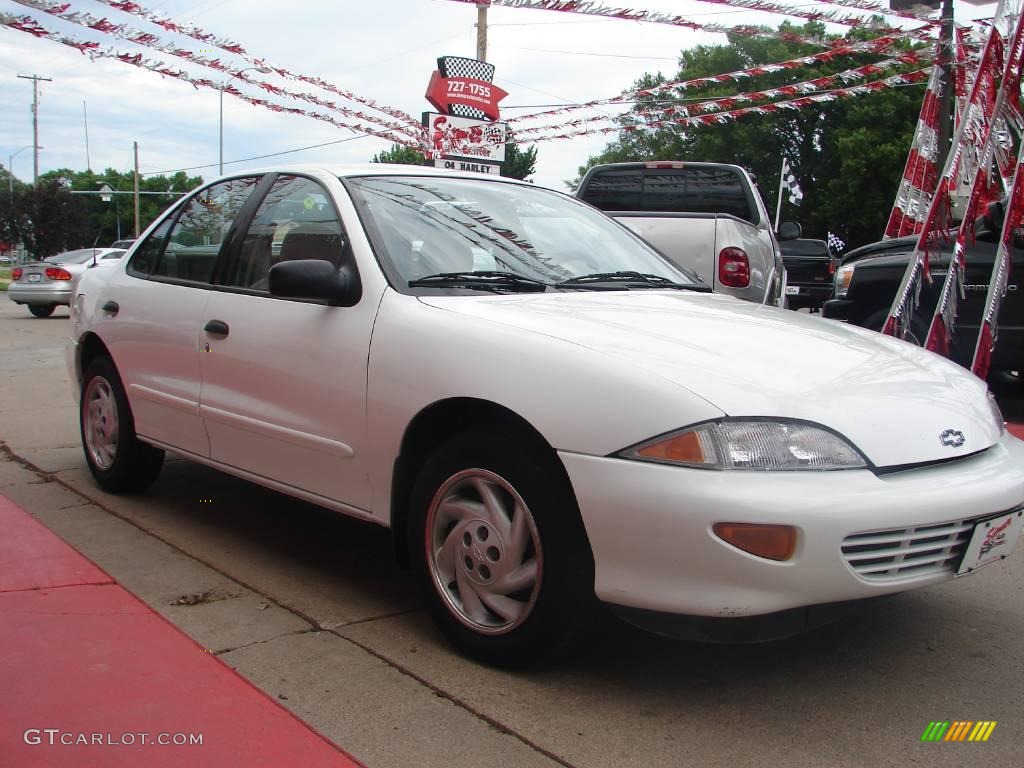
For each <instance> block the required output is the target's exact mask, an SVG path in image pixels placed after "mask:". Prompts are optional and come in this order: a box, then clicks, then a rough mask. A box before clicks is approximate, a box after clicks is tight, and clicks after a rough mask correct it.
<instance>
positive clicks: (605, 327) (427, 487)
mask: <svg viewBox="0 0 1024 768" xmlns="http://www.w3.org/2000/svg"><path fill="white" fill-rule="evenodd" d="M72 336H73V338H72V343H71V345H70V346H69V354H68V363H69V366H70V369H71V371H72V374H73V378H74V381H75V382H77V384H78V385H79V389H78V390H77V391H76V395H77V396H79V397H80V402H81V427H82V437H83V443H84V447H85V455H86V458H87V461H88V464H89V468H90V469H91V471H92V473H93V475H94V476H95V478H96V480H97V481H98V482H99V483H100V485H102V486H103V487H104V488H106V489H108V490H110V491H114V492H124V491H136V490H140V489H143V488H145V487H146V486H148V485H149V484H150V483H152V482H153V481H154V480H155V479H156V477H157V474H158V473H159V471H160V467H161V462H162V460H163V455H164V451H172V452H174V453H177V454H181V455H183V456H186V457H188V458H190V459H194V460H195V461H198V462H202V463H204V464H208V465H210V466H212V467H216V468H218V469H221V470H223V471H225V472H229V473H231V474H234V475H238V476H240V477H243V478H247V479H249V480H252V481H254V482H257V483H260V484H263V485H265V486H268V487H270V488H274V489H277V490H279V491H282V492H284V493H287V494H291V495H293V496H295V497H298V498H301V499H306V500H308V501H312V502H315V503H317V504H321V505H323V506H324V507H328V508H331V509H334V510H337V511H339V512H342V513H345V514H349V515H353V516H355V517H358V518H362V519H365V520H369V521H372V522H375V523H378V524H380V525H383V526H388V527H390V528H391V529H392V531H393V532H394V536H395V541H396V544H397V547H398V551H399V553H400V557H401V558H402V559H403V561H406V562H409V563H411V565H412V567H413V568H414V569H415V572H416V574H417V576H418V580H419V583H420V584H421V586H422V588H423V595H424V598H425V602H426V604H427V606H428V607H429V610H430V612H431V614H432V615H433V617H434V619H435V620H436V621H437V623H438V624H439V626H440V627H441V629H442V630H443V631H444V633H445V634H446V635H447V636H448V637H449V638H450V639H451V640H452V641H453V642H454V643H455V644H456V645H457V646H458V647H459V648H461V649H462V650H463V651H464V652H466V653H469V654H472V655H474V656H476V657H478V658H482V659H485V660H487V661H490V662H493V663H498V664H517V663H523V662H527V661H530V660H533V659H536V658H538V657H540V656H543V655H545V654H546V653H549V652H557V651H563V650H564V649H565V648H567V647H569V646H570V645H571V644H572V643H573V642H574V641H575V640H577V639H579V638H580V637H581V636H583V635H584V634H585V632H586V629H587V628H588V626H590V622H591V620H592V618H593V617H594V615H595V612H596V611H597V609H598V608H599V607H600V604H602V603H603V604H604V605H605V606H608V607H611V608H612V609H613V610H615V611H616V612H618V613H619V614H621V615H623V616H625V617H626V618H627V619H629V620H631V621H633V622H635V623H637V624H640V625H643V626H648V627H653V628H655V629H657V630H658V631H666V632H674V633H680V634H689V635H691V636H692V635H697V636H701V637H709V636H717V637H727V638H733V639H755V638H764V637H771V636H779V635H784V634H787V633H791V632H795V631H799V630H800V629H803V628H804V627H805V626H806V625H807V624H808V622H810V623H813V622H816V621H819V620H823V619H825V618H828V617H829V616H830V615H831V613H832V612H833V611H834V609H835V604H836V603H846V602H847V601H858V600H862V599H865V598H872V597H876V596H880V595H886V594H890V593H894V592H900V591H904V590H908V589H912V588H916V587H923V586H926V585H929V584H935V583H938V582H942V581H945V580H947V579H951V578H953V577H954V576H956V575H957V574H964V573H969V572H971V571H972V570H975V569H977V568H979V567H981V566H982V565H985V564H987V563H989V562H992V561H994V560H998V559H1000V558H1001V557H1005V556H1006V555H1007V554H1009V552H1010V551H1011V550H1012V548H1013V546H1014V543H1015V541H1016V539H1017V537H1018V536H1019V534H1020V530H1021V527H1022V525H1024V518H1022V503H1024V445H1022V443H1021V442H1019V441H1017V440H1015V439H1014V438H1013V437H1010V436H1008V435H1007V434H1006V431H1005V429H1004V425H1003V421H1002V418H1001V416H1000V414H999V412H998V409H997V408H996V406H995V405H994V403H993V401H992V400H991V399H990V398H989V397H988V395H987V392H986V389H985V386H984V384H983V383H982V382H981V381H979V380H978V379H976V378H975V377H973V376H972V375H971V374H969V373H967V372H966V371H965V370H963V369H961V368H959V367H957V366H956V365H954V364H952V363H950V362H948V361H947V360H945V359H943V358H941V357H938V356H936V355H934V354H932V353H929V352H925V351H923V350H921V349H918V348H916V347H913V346H911V345H910V344H906V343H904V342H901V341H897V340H894V339H891V338H886V337H883V336H881V335H879V334H876V333H872V332H869V331H865V330H862V329H859V328H852V327H847V326H845V325H839V324H831V323H827V322H823V321H821V320H820V319H819V318H815V317H810V316H807V315H800V314H797V313H793V312H785V311H783V310H779V309H776V308H773V307H769V306H761V305H756V304H752V303H749V302H743V301H739V300H737V299H735V298H732V297H729V296H723V295H716V294H711V293H708V292H707V289H706V288H705V287H703V286H699V285H697V284H696V283H695V282H694V280H693V279H691V278H690V277H688V276H687V275H686V274H685V273H683V272H680V271H679V270H678V269H677V268H676V267H674V266H673V265H671V264H670V263H668V262H667V261H665V260H664V259H663V258H662V257H661V256H659V255H658V254H657V253H656V252H655V251H653V250H652V249H651V248H650V247H649V246H647V245H646V244H645V243H644V242H643V241H642V240H640V239H639V238H638V237H637V236H635V235H634V234H632V233H631V232H630V231H629V230H628V229H626V228H625V227H623V226H621V225H619V224H617V223H616V222H614V221H613V220H612V219H610V218H608V217H606V216H604V215H602V214H601V213H599V212H598V211H596V210H594V209H593V208H590V207H589V206H587V205H584V204H582V203H580V202H578V201H576V200H574V199H573V198H571V197H569V196H567V195H563V194H560V193H557V192H552V191H548V190H545V189H541V188H537V187H534V186H533V185H530V184H523V183H520V182H515V181H511V180H506V179H500V178H492V177H483V176H477V175H474V174H454V173H446V172H442V171H438V170H435V169H433V168H415V167H409V166H387V165H373V166H359V167H348V166H346V167H319V166H317V167H313V166H299V167H294V168H281V169H278V170H269V171H265V172H249V173H245V174H241V175H237V176H233V177H229V178H226V179H223V180H220V181H216V182H214V183H212V184H209V185H207V186H205V187H203V188H201V189H199V190H197V191H196V192H195V193H193V194H192V195H190V196H188V197H186V198H185V199H183V200H182V202H181V203H180V204H178V205H177V206H175V207H174V208H173V209H172V210H170V211H169V212H167V213H166V214H165V215H164V216H163V217H162V218H161V219H159V220H157V221H156V222H155V223H154V224H153V225H152V226H151V227H150V228H149V229H148V230H147V232H146V233H144V235H143V237H142V238H141V239H140V241H139V243H137V244H136V245H135V246H134V248H133V251H132V252H131V253H130V255H129V257H128V258H127V259H125V260H123V261H122V262H121V263H119V264H117V265H116V266H115V267H114V268H112V269H104V270H91V271H90V272H89V273H87V274H86V275H85V276H84V277H83V278H82V281H81V283H80V284H79V286H78V291H77V293H76V296H75V298H74V302H73V304H72Z"/></svg>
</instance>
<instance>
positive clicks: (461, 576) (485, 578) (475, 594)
mask: <svg viewBox="0 0 1024 768" xmlns="http://www.w3.org/2000/svg"><path fill="white" fill-rule="evenodd" d="M427 564H428V567H429V569H430V575H431V577H432V578H433V580H434V586H435V588H436V589H437V591H438V593H439V594H440V595H441V597H442V598H443V599H444V601H445V603H447V605H448V608H449V610H450V611H451V612H452V614H453V615H454V616H455V617H456V618H457V619H458V620H459V621H461V622H462V623H463V624H465V625H466V626H468V627H469V628H470V629H473V630H475V631H477V632H482V633H485V634H503V633H505V632H510V631H511V630H513V629H515V628H516V627H517V626H519V625H520V624H522V623H523V621H525V620H526V617H527V616H529V614H530V611H531V610H532V609H533V606H534V603H535V602H536V600H537V594H538V592H539V590H540V584H541V565H542V559H541V549H540V536H539V535H538V533H537V526H536V523H535V522H534V520H533V515H532V514H530V510H529V508H528V507H527V506H526V503H525V502H524V501H523V500H522V498H521V497H520V496H519V494H518V493H516V491H515V489H514V488H513V487H512V486H511V485H510V484H509V483H508V482H507V481H506V480H505V479H504V478H502V477H500V476H498V475H496V474H494V473H493V472H488V471H487V470H485V469H467V470H464V471H462V472H459V473H458V474H456V475H453V476H452V477H450V478H448V480H447V481H446V482H445V484H444V485H442V486H441V488H440V490H439V491H438V492H437V493H436V494H435V496H434V499H433V501H432V502H431V504H430V509H429V510H428V512H427Z"/></svg>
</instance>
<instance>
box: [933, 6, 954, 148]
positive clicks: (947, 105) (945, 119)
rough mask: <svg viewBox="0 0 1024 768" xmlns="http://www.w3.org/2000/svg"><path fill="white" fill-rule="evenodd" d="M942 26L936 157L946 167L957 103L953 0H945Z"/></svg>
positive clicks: (940, 31) (940, 35) (940, 30)
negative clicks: (940, 89)
mask: <svg viewBox="0 0 1024 768" xmlns="http://www.w3.org/2000/svg"><path fill="white" fill-rule="evenodd" d="M941 22H942V27H941V28H940V29H939V43H940V44H939V60H940V61H941V62H942V63H941V65H940V66H941V67H942V93H941V95H940V96H939V136H938V140H939V152H938V157H936V158H935V166H936V167H937V168H945V166H946V155H948V154H949V143H950V141H951V140H952V138H953V104H954V103H955V92H956V75H955V73H954V62H955V59H956V50H955V48H954V45H953V0H943V3H942V17H941Z"/></svg>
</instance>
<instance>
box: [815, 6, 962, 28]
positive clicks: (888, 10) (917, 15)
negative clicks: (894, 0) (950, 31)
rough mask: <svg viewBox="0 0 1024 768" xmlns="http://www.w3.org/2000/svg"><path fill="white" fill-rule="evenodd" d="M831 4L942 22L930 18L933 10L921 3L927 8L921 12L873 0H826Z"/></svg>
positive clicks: (933, 22) (875, 12) (929, 21)
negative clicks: (893, 6)
mask: <svg viewBox="0 0 1024 768" xmlns="http://www.w3.org/2000/svg"><path fill="white" fill-rule="evenodd" d="M824 2H826V3H828V4H829V5H841V6H843V7H846V8H857V9H858V10H861V11H869V12H870V13H873V14H878V15H879V16H896V17H898V18H901V19H908V20H909V21H916V22H918V23H920V22H922V21H924V22H927V23H929V24H941V23H942V20H941V19H935V18H930V16H931V15H932V10H931V9H930V8H927V6H924V5H921V6H917V7H918V8H925V10H923V11H921V12H920V13H914V11H913V10H910V11H898V10H896V9H895V8H890V7H889V4H888V3H875V2H872V1H871V0H824Z"/></svg>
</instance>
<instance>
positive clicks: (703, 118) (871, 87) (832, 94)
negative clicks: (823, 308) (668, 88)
mask: <svg viewBox="0 0 1024 768" xmlns="http://www.w3.org/2000/svg"><path fill="white" fill-rule="evenodd" d="M928 73H929V70H927V69H919V70H916V71H914V72H906V73H903V74H899V75H893V76H891V77H887V78H885V79H883V80H875V81H873V82H870V83H865V84H863V85H855V86H852V87H850V88H837V89H836V90H833V91H824V92H823V93H817V94H813V95H811V96H802V97H800V98H798V99H790V100H788V101H776V102H773V103H771V104H761V105H758V106H754V107H744V108H743V109H734V110H730V111H729V112H715V113H712V114H707V115H698V116H696V117H677V118H671V119H668V120H653V121H651V122H648V123H643V124H636V125H615V126H608V127H605V128H589V129H588V128H581V129H579V130H575V131H568V132H566V133H559V134H552V135H547V136H537V137H531V138H530V141H550V140H554V139H571V138H575V137H577V136H589V135H592V134H608V133H617V132H619V131H625V132H627V133H633V132H637V131H647V130H652V129H656V128H662V127H665V126H670V125H681V126H698V125H716V124H723V125H724V124H725V123H730V122H732V121H733V120H736V119H738V118H741V117H745V116H747V115H771V114H776V113H779V112H783V111H791V112H792V111H796V110H800V109H803V108H805V107H809V106H811V105H814V104H827V103H829V102H833V101H838V100H839V99H847V98H851V97H853V96H864V95H867V94H869V93H877V92H878V91H883V90H885V89H887V88H897V87H900V86H904V85H909V84H911V83H920V82H924V81H925V80H927V79H928ZM515 138H516V136H513V137H512V140H513V141H514V140H515Z"/></svg>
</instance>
